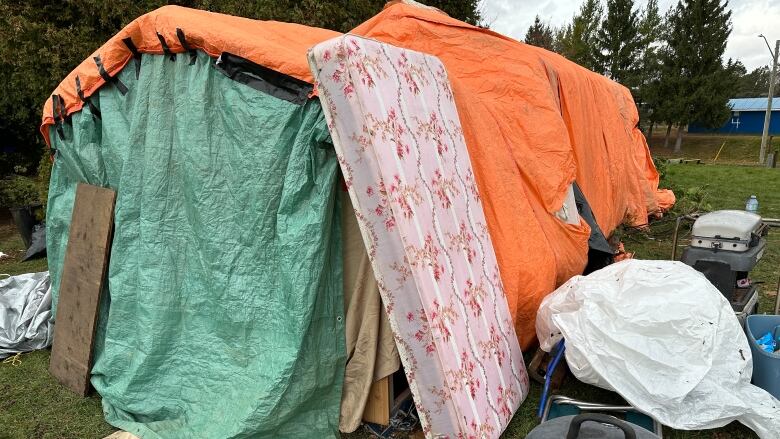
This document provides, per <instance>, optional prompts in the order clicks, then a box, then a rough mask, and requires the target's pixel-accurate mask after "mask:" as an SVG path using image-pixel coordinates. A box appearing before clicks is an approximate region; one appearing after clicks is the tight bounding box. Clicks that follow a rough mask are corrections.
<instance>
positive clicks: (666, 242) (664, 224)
mask: <svg viewBox="0 0 780 439" xmlns="http://www.w3.org/2000/svg"><path fill="white" fill-rule="evenodd" d="M703 137H706V136H703ZM709 137H712V136H709ZM697 139H698V138H688V139H686V143H684V144H683V151H684V152H685V154H683V156H685V157H696V158H699V157H702V158H706V157H707V156H714V153H712V151H711V149H713V148H715V147H719V146H720V144H722V142H723V139H722V138H720V139H716V138H707V139H699V140H697ZM653 142H654V143H655V142H657V136H656V138H654V139H653ZM662 142H663V139H662V138H661V144H662ZM727 142H733V144H734V145H735V148H736V145H742V146H740V148H744V149H743V150H742V151H743V152H742V153H744V154H746V155H749V154H752V153H753V152H755V153H756V155H757V151H758V146H757V144H756V143H755V138H754V139H752V140H751V139H744V142H743V141H742V140H740V139H727ZM743 143H744V145H743ZM705 144H706V145H709V146H706V145H705ZM712 145H716V146H712ZM662 149H663V148H662V147H654V148H653V150H654V151H653V152H654V154H658V155H662V156H668V155H670V154H665V153H666V152H668V151H660V150H662ZM754 150H755V151H754ZM724 154H725V150H724V152H723V153H721V157H729V159H728V161H730V162H731V163H739V162H743V163H747V162H748V160H747V159H745V160H739V158H738V157H736V156H731V155H729V156H724ZM750 157H752V155H750ZM724 160H725V159H724ZM719 162H720V160H719ZM665 181H666V183H667V184H669V185H671V186H672V187H673V188H674V189H675V190H676V191H677V192H678V193H684V192H686V191H691V188H702V187H703V188H704V190H703V191H699V190H694V191H692V192H693V194H694V195H695V196H696V197H698V198H697V200H696V203H694V204H698V205H699V206H704V207H710V208H712V209H726V208H733V209H741V208H744V200H745V199H746V198H747V197H749V196H750V195H751V194H755V195H757V196H758V199H759V202H760V205H761V213H762V214H763V215H764V216H765V217H773V218H780V193H777V192H776V191H777V188H780V169H778V170H774V169H764V168H758V167H750V166H735V165H670V166H669V168H668V170H667V176H666V178H665ZM671 218H672V216H667V218H666V219H664V220H661V221H657V222H655V223H654V224H653V225H652V226H651V227H650V228H649V230H647V231H626V232H625V233H624V236H623V241H624V242H625V244H626V248H627V249H628V250H629V251H634V252H636V257H638V258H645V259H668V258H669V256H670V254H671V235H672V228H673V222H672V221H670V219H671ZM688 233H689V229H688V228H684V230H683V235H682V238H681V245H682V244H684V242H685V236H686V235H687V234H688ZM21 248H22V243H21V240H20V239H19V238H18V237H17V236H16V235H15V232H14V231H13V229H12V228H11V227H10V226H9V225H0V251H3V252H5V253H10V254H12V255H15V256H14V258H10V259H4V260H0V273H9V274H18V273H24V272H30V271H40V270H43V269H45V260H39V261H33V262H24V263H20V262H18V253H19V250H21ZM753 274H754V278H755V280H757V281H761V282H764V283H765V286H764V293H765V294H764V296H763V297H762V300H761V304H760V310H759V311H760V312H768V311H770V310H771V309H772V306H773V304H774V297H773V295H772V294H770V290H771V291H774V290H775V288H776V285H777V280H778V276H780V230H777V229H775V230H773V233H770V235H769V247H768V250H767V252H766V256H765V257H764V258H763V260H762V261H761V263H760V264H759V265H758V267H757V268H756V270H755V271H754V273H753ZM21 360H22V364H21V365H19V366H11V365H9V364H0V395H2V398H0V439H5V438H9V439H10V438H12V439H17V438H18V439H27V438H36V439H37V438H52V439H53V438H57V439H59V438H63V439H65V438H101V437H103V436H105V435H107V434H109V433H110V432H111V431H112V430H113V428H112V427H111V426H110V425H108V424H106V423H105V422H104V421H103V416H102V411H101V408H100V398H99V397H98V396H92V397H90V398H78V397H75V396H73V395H72V394H70V393H69V392H68V391H66V390H64V389H63V388H62V387H61V386H59V385H58V384H57V383H56V382H55V381H54V380H52V379H51V377H50V376H49V374H48V372H47V367H48V362H49V351H48V350H44V351H39V352H35V353H31V354H24V355H22V356H21ZM540 393H541V388H540V386H538V385H536V384H532V387H531V393H530V395H529V397H528V399H527V400H526V402H525V403H524V404H523V405H522V407H520V410H519V411H518V412H517V414H516V415H515V417H514V419H513V420H512V423H511V424H510V425H509V427H508V429H507V431H506V432H505V434H504V435H503V437H505V438H523V437H525V435H526V434H527V433H528V432H529V431H530V430H531V429H532V428H533V427H535V426H536V425H537V420H536V407H537V404H538V403H539V396H540ZM559 393H561V394H565V395H567V396H572V397H575V398H580V399H585V400H589V401H601V402H608V403H612V402H618V401H619V397H618V396H617V395H615V394H613V393H611V392H607V391H604V390H601V389H597V388H595V387H592V386H588V385H585V384H582V383H580V382H578V381H577V380H575V379H573V378H570V379H569V380H568V381H567V382H566V383H565V384H564V386H563V388H562V389H561V390H560V391H559ZM664 435H665V437H668V438H685V439H705V438H706V439H737V438H751V437H756V436H755V435H754V434H753V433H752V432H750V431H749V430H748V429H747V428H745V427H742V426H741V425H739V424H737V423H733V424H731V425H729V426H727V427H725V428H721V429H717V430H708V431H699V432H682V431H672V430H670V429H668V428H667V429H665V430H664ZM344 437H345V438H348V439H357V438H365V437H367V436H366V435H365V434H363V433H356V434H350V435H344Z"/></svg>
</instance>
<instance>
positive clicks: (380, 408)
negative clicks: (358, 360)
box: [363, 375, 393, 425]
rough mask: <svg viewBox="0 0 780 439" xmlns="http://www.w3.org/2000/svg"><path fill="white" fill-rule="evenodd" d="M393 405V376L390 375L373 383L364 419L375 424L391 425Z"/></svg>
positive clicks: (364, 411) (364, 410)
mask: <svg viewBox="0 0 780 439" xmlns="http://www.w3.org/2000/svg"><path fill="white" fill-rule="evenodd" d="M392 406H393V376H392V375H388V376H386V377H384V378H382V379H380V380H377V381H374V383H373V384H371V390H370V392H369V394H368V401H367V402H366V408H365V409H363V421H365V422H371V423H373V424H380V425H390V409H391V408H392Z"/></svg>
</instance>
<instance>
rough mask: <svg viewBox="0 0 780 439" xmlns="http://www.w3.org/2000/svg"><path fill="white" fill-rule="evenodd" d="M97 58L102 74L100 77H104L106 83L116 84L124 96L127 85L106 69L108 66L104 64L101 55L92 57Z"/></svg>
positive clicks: (99, 71)
mask: <svg viewBox="0 0 780 439" xmlns="http://www.w3.org/2000/svg"><path fill="white" fill-rule="evenodd" d="M92 59H94V60H95V65H97V68H98V73H99V74H100V77H101V78H103V80H104V81H106V83H107V84H108V83H112V84H114V85H115V86H116V88H117V89H119V93H122V96H124V95H126V94H127V91H128V90H127V86H126V85H125V84H124V83H123V82H122V81H120V80H119V78H117V77H116V76H111V75H109V74H108V72H107V71H106V68H105V67H104V66H103V61H101V60H100V55H98V56H96V57H94V58H92Z"/></svg>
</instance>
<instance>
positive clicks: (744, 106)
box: [729, 97, 780, 111]
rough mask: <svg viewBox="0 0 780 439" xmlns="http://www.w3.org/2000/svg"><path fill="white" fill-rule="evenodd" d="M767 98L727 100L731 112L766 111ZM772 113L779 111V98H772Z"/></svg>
mask: <svg viewBox="0 0 780 439" xmlns="http://www.w3.org/2000/svg"><path fill="white" fill-rule="evenodd" d="M766 101H767V98H742V99H729V105H730V106H731V111H766ZM772 111H780V97H776V98H772Z"/></svg>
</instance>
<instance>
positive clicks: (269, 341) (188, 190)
mask: <svg viewBox="0 0 780 439" xmlns="http://www.w3.org/2000/svg"><path fill="white" fill-rule="evenodd" d="M118 78H119V80H120V81H122V83H124V84H126V85H127V87H128V88H129V92H128V93H127V94H126V95H124V96H123V95H122V94H121V93H120V92H119V90H118V89H117V87H116V86H114V85H106V86H104V87H102V88H101V89H100V90H99V93H98V94H99V96H95V97H93V98H92V99H93V102H94V103H95V104H96V105H97V106H98V107H99V108H100V110H101V113H102V118H96V117H93V115H92V114H91V113H90V110H89V108H88V107H87V106H86V105H85V106H84V109H83V110H82V111H80V112H78V113H75V114H74V115H73V116H72V119H71V121H70V122H69V123H65V124H64V125H63V131H64V132H63V134H64V137H65V139H64V140H62V139H60V137H59V136H58V134H57V132H56V130H55V129H52V131H51V139H52V146H53V147H54V148H56V150H57V156H56V160H55V163H54V169H53V172H52V180H51V187H50V194H49V205H48V212H47V223H48V246H49V266H50V269H51V274H52V278H53V282H54V292H55V300H56V293H57V289H58V286H59V280H60V271H61V268H62V262H63V257H64V253H65V246H66V243H67V235H68V227H69V222H70V217H71V212H72V208H73V198H74V193H75V185H76V183H77V182H87V183H90V184H94V185H100V186H105V187H111V188H113V189H115V190H116V191H117V202H116V219H115V224H116V225H115V233H114V239H113V245H112V249H111V254H110V258H111V259H110V264H109V269H108V287H107V291H106V292H105V295H104V300H103V306H102V309H101V315H100V323H99V329H98V335H97V340H96V348H95V364H94V367H93V370H92V374H93V375H92V384H93V385H94V387H95V389H96V390H97V391H98V392H99V393H100V395H101V396H102V397H103V408H104V412H105V416H106V420H107V421H108V422H109V423H111V424H112V425H114V426H116V427H119V428H122V429H124V430H127V431H129V432H132V433H135V434H137V435H139V436H141V437H143V438H157V437H160V438H244V437H247V438H248V437H252V438H256V437H257V438H261V437H262V438H272V437H273V438H280V437H329V436H336V435H338V410H339V402H340V397H341V386H342V380H343V374H344V363H345V353H344V352H345V348H344V327H343V317H342V316H343V312H344V311H343V298H342V274H341V273H342V272H341V263H342V262H341V237H340V231H339V221H338V208H337V206H336V203H337V197H336V196H335V195H336V183H337V168H338V164H337V161H336V157H335V153H334V151H333V149H332V148H331V147H330V145H329V143H328V142H329V135H328V131H327V126H326V124H325V121H324V118H323V115H322V109H321V107H320V104H319V102H318V101H317V100H316V99H315V100H309V101H308V102H307V103H305V104H304V105H296V104H293V103H290V102H288V101H285V100H282V99H278V98H276V97H274V96H272V95H269V94H267V93H264V92H261V91H258V90H256V89H254V88H251V87H249V86H247V85H244V84H242V83H239V82H236V81H233V80H231V79H229V78H228V77H227V76H225V75H223V74H222V73H221V72H220V71H219V70H217V69H216V68H215V67H214V60H213V59H210V58H209V57H208V56H206V55H205V54H203V53H200V52H199V53H198V58H197V61H196V63H195V64H193V65H190V57H189V56H188V55H187V54H179V55H178V56H177V57H176V60H175V61H171V60H170V59H169V58H168V57H166V56H162V55H144V56H143V58H142V65H141V68H140V76H139V77H138V78H136V69H135V66H134V65H133V62H132V61H131V62H130V63H129V64H128V66H127V67H126V68H125V69H123V70H122V71H121V72H120V74H118Z"/></svg>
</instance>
